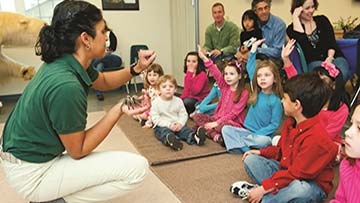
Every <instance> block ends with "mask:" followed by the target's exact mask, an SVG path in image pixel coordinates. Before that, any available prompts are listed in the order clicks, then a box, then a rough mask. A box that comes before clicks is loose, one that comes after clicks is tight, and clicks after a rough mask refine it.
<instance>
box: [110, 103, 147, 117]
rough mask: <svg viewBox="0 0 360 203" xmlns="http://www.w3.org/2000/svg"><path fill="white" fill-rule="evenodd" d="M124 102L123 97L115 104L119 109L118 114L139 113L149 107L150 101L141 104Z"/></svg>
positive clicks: (131, 114) (129, 114)
mask: <svg viewBox="0 0 360 203" xmlns="http://www.w3.org/2000/svg"><path fill="white" fill-rule="evenodd" d="M130 103H131V102H125V99H123V100H121V101H120V102H119V103H118V104H117V105H116V106H118V108H119V109H120V115H122V114H123V113H125V114H126V115H128V116H133V115H137V114H141V113H143V112H144V111H147V110H148V109H149V108H150V102H144V103H142V104H139V103H133V104H130Z"/></svg>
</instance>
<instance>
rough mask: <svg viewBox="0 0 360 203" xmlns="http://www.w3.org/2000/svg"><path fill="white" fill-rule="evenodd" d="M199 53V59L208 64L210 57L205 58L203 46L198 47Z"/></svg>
mask: <svg viewBox="0 0 360 203" xmlns="http://www.w3.org/2000/svg"><path fill="white" fill-rule="evenodd" d="M198 50H199V51H198V53H199V57H200V58H201V60H203V61H204V62H207V61H208V60H209V59H208V57H206V56H205V54H204V52H203V50H202V49H201V46H200V45H198Z"/></svg>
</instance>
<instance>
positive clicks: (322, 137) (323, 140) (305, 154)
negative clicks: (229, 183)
mask: <svg viewBox="0 0 360 203" xmlns="http://www.w3.org/2000/svg"><path fill="white" fill-rule="evenodd" d="M331 94H332V90H331V89H330V88H329V86H328V85H326V84H325V83H324V82H323V81H322V80H321V79H320V77H319V76H318V75H317V74H315V73H308V74H303V75H297V76H295V77H293V78H291V79H290V80H288V81H287V83H286V85H285V86H284V98H283V99H282V103H283V106H284V112H285V115H287V116H289V118H287V120H285V122H284V126H283V129H282V132H281V138H280V140H279V143H278V144H277V146H269V147H267V148H264V149H261V150H250V151H248V152H246V153H245V154H244V155H243V160H244V162H245V170H246V172H247V174H248V175H249V176H250V177H251V178H252V179H253V180H254V181H255V182H256V183H257V184H258V185H259V186H258V187H255V188H254V189H252V190H251V191H249V193H248V195H246V196H245V198H248V200H249V202H250V203H257V202H260V201H261V202H262V203H267V202H277V203H282V202H284V203H285V202H320V201H321V200H323V199H325V198H326V196H327V194H328V193H329V192H330V191H331V189H332V179H333V177H334V170H333V167H332V163H333V161H334V160H335V157H336V154H337V150H338V148H337V146H336V145H335V144H334V142H333V141H332V140H331V139H330V138H329V136H328V135H327V133H326V130H325V129H324V127H323V126H322V125H321V124H320V121H319V116H318V113H319V112H320V110H321V109H322V108H323V107H324V105H325V104H326V103H327V102H328V101H329V99H330V96H331ZM241 183H242V184H247V183H246V182H244V181H242V182H241ZM234 185H239V184H238V183H234V184H233V186H234Z"/></svg>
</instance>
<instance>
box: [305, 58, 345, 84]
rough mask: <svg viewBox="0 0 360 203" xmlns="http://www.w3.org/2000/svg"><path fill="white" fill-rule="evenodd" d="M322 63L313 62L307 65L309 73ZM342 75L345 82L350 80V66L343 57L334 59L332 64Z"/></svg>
mask: <svg viewBox="0 0 360 203" xmlns="http://www.w3.org/2000/svg"><path fill="white" fill-rule="evenodd" d="M321 63H322V61H313V62H311V63H309V65H308V67H309V71H313V70H314V69H315V68H316V67H318V66H321ZM332 63H333V64H334V65H335V66H336V67H337V68H338V69H339V70H340V71H341V73H342V76H343V78H344V80H345V81H347V80H348V79H350V72H349V70H350V65H349V63H348V61H347V60H346V59H345V58H344V57H336V58H335V59H334V61H333V62H332Z"/></svg>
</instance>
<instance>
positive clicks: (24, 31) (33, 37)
mask: <svg viewBox="0 0 360 203" xmlns="http://www.w3.org/2000/svg"><path fill="white" fill-rule="evenodd" d="M44 24H45V22H44V21H42V20H39V19H36V18H32V17H28V16H24V15H21V14H18V13H10V12H0V28H1V29H0V84H1V83H5V81H7V79H8V78H10V77H21V78H24V79H25V80H29V79H31V78H32V77H33V76H34V74H35V68H34V67H31V66H26V65H23V64H21V63H20V62H17V61H14V60H12V59H10V58H9V57H7V56H5V55H4V54H3V53H2V47H4V46H5V47H16V46H29V47H34V46H35V43H36V41H37V39H38V36H39V32H40V30H41V28H42V27H43V26H44ZM24 57H26V56H24Z"/></svg>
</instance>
